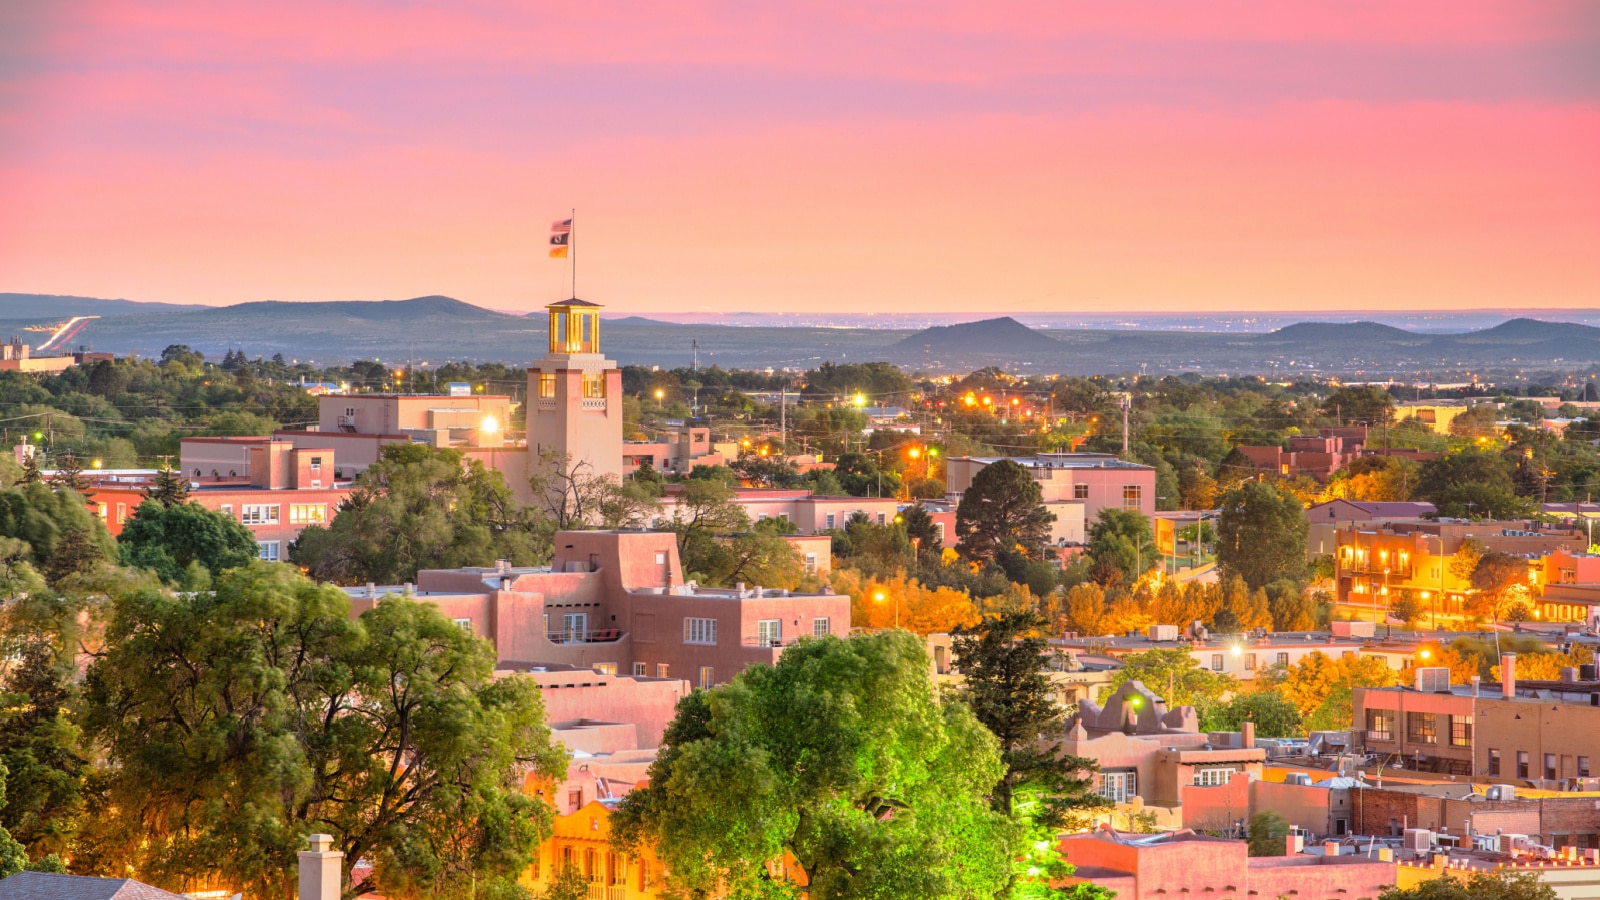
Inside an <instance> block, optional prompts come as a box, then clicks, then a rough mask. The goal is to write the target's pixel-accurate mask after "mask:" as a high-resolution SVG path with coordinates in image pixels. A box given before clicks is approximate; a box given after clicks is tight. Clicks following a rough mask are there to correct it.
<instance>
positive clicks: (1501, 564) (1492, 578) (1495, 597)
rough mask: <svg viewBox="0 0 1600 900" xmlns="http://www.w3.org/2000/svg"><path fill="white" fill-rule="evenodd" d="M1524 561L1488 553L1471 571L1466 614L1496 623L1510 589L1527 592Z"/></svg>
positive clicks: (1496, 553) (1526, 565)
mask: <svg viewBox="0 0 1600 900" xmlns="http://www.w3.org/2000/svg"><path fill="white" fill-rule="evenodd" d="M1527 584H1528V561H1527V560H1526V559H1523V558H1522V557H1520V556H1514V555H1512V554H1510V553H1504V552H1501V551H1499V550H1489V551H1487V552H1485V553H1484V554H1483V556H1482V557H1480V558H1479V559H1478V563H1477V565H1475V566H1473V567H1472V589H1473V593H1472V594H1471V595H1469V596H1468V597H1467V604H1466V607H1467V611H1468V612H1470V613H1472V614H1473V615H1476V616H1486V617H1488V618H1489V619H1491V620H1492V621H1499V620H1500V614H1501V612H1502V611H1503V610H1504V609H1505V606H1506V603H1507V601H1508V600H1510V599H1511V594H1512V592H1513V589H1514V588H1517V587H1521V588H1523V590H1526V589H1527Z"/></svg>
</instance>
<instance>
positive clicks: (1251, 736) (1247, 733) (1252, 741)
mask: <svg viewBox="0 0 1600 900" xmlns="http://www.w3.org/2000/svg"><path fill="white" fill-rule="evenodd" d="M1239 732H1240V735H1241V736H1242V737H1243V738H1244V749H1246V750H1251V749H1254V748H1255V745H1256V723H1254V722H1245V723H1243V724H1241V725H1240V726H1239Z"/></svg>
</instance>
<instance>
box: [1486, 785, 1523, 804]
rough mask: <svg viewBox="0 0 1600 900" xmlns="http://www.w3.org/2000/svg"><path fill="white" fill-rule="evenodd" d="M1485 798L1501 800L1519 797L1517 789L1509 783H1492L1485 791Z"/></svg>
mask: <svg viewBox="0 0 1600 900" xmlns="http://www.w3.org/2000/svg"><path fill="white" fill-rule="evenodd" d="M1484 798H1485V799H1488V800H1495V801H1499V802H1505V801H1507V800H1515V799H1517V789H1516V788H1515V787H1514V786H1512V785H1509V784H1496V785H1490V787H1489V790H1487V791H1485V792H1484Z"/></svg>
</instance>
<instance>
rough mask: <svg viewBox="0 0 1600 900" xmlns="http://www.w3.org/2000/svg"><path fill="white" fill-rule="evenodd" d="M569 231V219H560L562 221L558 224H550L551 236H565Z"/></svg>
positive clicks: (570, 223) (570, 226) (570, 228)
mask: <svg viewBox="0 0 1600 900" xmlns="http://www.w3.org/2000/svg"><path fill="white" fill-rule="evenodd" d="M571 230H572V220H571V219H562V220H560V221H558V222H551V223H550V233H551V234H566V233H567V232H569V231H571Z"/></svg>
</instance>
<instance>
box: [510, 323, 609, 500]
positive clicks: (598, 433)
mask: <svg viewBox="0 0 1600 900" xmlns="http://www.w3.org/2000/svg"><path fill="white" fill-rule="evenodd" d="M545 308H546V309H547V310H549V312H550V350H549V352H548V353H546V354H545V355H544V358H543V359H540V360H538V361H537V362H535V363H533V365H532V366H530V367H529V368H528V452H529V453H531V454H532V456H531V458H530V459H529V461H528V462H529V470H530V471H531V470H532V469H533V467H534V466H537V465H538V464H539V458H540V455H541V454H542V453H544V452H547V451H551V450H554V451H556V452H559V453H564V454H567V455H568V456H570V457H571V459H572V462H573V463H574V464H575V463H578V462H586V463H588V465H589V471H590V472H591V473H593V474H596V475H611V476H615V477H616V478H618V479H620V478H621V477H622V370H621V369H619V368H617V364H616V362H614V361H613V360H609V359H606V358H605V356H604V355H603V354H602V353H601V352H600V304H598V303H590V302H588V301H586V300H579V299H577V298H576V297H574V298H573V299H571V300H563V301H561V302H560V303H552V304H550V305H549V306H547V307H545Z"/></svg>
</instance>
